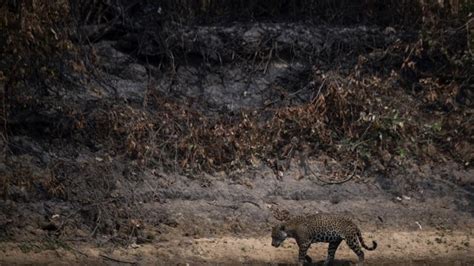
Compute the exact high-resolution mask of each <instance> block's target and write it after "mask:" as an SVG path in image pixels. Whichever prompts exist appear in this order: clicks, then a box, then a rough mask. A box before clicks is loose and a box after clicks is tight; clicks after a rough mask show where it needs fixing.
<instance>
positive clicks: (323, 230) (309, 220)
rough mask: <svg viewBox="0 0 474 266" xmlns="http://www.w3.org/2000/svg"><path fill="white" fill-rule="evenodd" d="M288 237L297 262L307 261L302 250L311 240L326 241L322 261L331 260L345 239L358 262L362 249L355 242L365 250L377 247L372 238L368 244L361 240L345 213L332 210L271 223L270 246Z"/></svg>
mask: <svg viewBox="0 0 474 266" xmlns="http://www.w3.org/2000/svg"><path fill="white" fill-rule="evenodd" d="M288 237H291V238H294V239H295V240H296V243H297V244H298V247H299V255H298V261H299V263H300V264H303V263H311V257H309V256H308V255H307V254H306V253H307V251H308V249H309V247H310V246H311V244H312V243H317V242H326V243H329V248H328V255H327V258H326V261H325V262H324V265H329V264H330V263H332V262H333V261H334V256H335V254H336V250H337V248H338V247H339V244H341V242H342V240H346V243H347V245H348V246H349V247H350V248H351V249H352V250H353V251H354V253H355V254H356V255H357V256H358V257H359V263H360V264H363V262H364V252H363V251H362V249H361V247H360V245H359V242H360V244H361V245H362V247H364V248H365V249H367V250H374V249H375V248H376V247H377V242H375V241H372V247H368V246H367V245H366V244H365V243H364V239H363V238H362V235H361V233H360V230H359V228H358V227H357V226H356V225H355V224H354V223H353V222H352V221H351V220H350V219H349V218H348V217H346V216H342V215H334V214H315V215H307V216H299V217H295V218H293V219H291V220H290V221H288V222H285V223H282V224H280V225H277V226H275V227H273V229H272V246H274V247H279V246H280V245H281V243H283V241H284V240H285V239H286V238H288Z"/></svg>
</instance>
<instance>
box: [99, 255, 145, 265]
mask: <svg viewBox="0 0 474 266" xmlns="http://www.w3.org/2000/svg"><path fill="white" fill-rule="evenodd" d="M99 256H101V257H102V258H104V259H108V260H111V261H115V262H119V263H127V264H137V262H136V261H127V260H121V259H116V258H112V257H110V256H107V255H105V254H100V255H99Z"/></svg>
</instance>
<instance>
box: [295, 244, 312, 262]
mask: <svg viewBox="0 0 474 266" xmlns="http://www.w3.org/2000/svg"><path fill="white" fill-rule="evenodd" d="M297 243H298V247H299V252H298V264H299V265H304V264H306V263H311V262H312V261H313V260H312V259H311V257H310V256H308V255H307V252H308V249H309V246H311V242H310V241H308V242H301V241H298V242H297Z"/></svg>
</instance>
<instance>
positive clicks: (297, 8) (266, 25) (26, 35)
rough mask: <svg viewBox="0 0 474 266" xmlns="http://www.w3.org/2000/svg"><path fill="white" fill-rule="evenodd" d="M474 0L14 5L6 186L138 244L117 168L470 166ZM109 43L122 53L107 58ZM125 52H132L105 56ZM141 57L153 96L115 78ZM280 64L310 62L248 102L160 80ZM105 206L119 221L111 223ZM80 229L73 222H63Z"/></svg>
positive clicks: (2, 75)
mask: <svg viewBox="0 0 474 266" xmlns="http://www.w3.org/2000/svg"><path fill="white" fill-rule="evenodd" d="M473 8H474V6H473V4H472V3H471V2H470V1H453V0H441V1H374V0H360V1H352V0H338V1H333V0H332V1H328V0H320V1H308V0H299V1H298V0H280V1H251V0H239V1H230V0H223V1H214V0H195V1H170V0H165V1H146V0H143V1H142V0H138V1H122V0H80V1H67V0H64V1H47V0H30V1H26V0H1V1H0V89H1V90H0V95H1V96H0V97H1V102H0V107H1V108H0V122H1V131H0V137H1V139H0V143H1V146H0V148H1V150H2V153H1V158H0V166H1V167H0V172H1V175H0V184H1V186H0V187H1V188H2V189H1V190H0V195H1V196H2V197H3V198H4V199H8V200H13V201H26V202H28V201H32V200H34V199H47V200H51V199H53V200H57V199H59V200H64V201H70V202H73V204H78V205H80V206H85V207H83V209H82V210H81V211H80V212H78V213H73V214H71V215H73V216H75V215H79V216H81V217H83V218H84V219H85V220H86V221H88V223H89V225H90V226H89V229H90V231H91V234H92V235H95V234H96V233H98V232H103V233H112V232H111V231H110V230H116V231H119V232H123V235H124V236H125V237H124V238H123V239H125V240H127V237H126V236H129V235H130V231H131V232H132V234H136V232H135V231H134V230H135V229H133V228H135V227H134V226H135V224H133V223H132V224H130V221H131V218H130V217H131V215H130V213H131V212H133V204H135V203H133V200H132V199H130V198H127V197H125V196H118V197H117V196H114V194H113V193H115V192H114V191H115V188H116V186H117V185H116V179H119V180H120V178H119V177H117V175H116V174H112V172H114V173H117V172H120V174H121V175H122V177H123V178H124V180H126V181H125V183H126V182H132V181H133V180H135V179H139V178H140V177H139V176H140V174H139V173H140V172H141V171H142V172H145V171H148V170H149V169H155V168H159V169H162V170H163V171H165V172H178V173H181V174H187V175H190V176H193V175H196V174H200V173H203V172H206V173H213V172H216V171H232V170H235V169H241V168H245V167H252V166H256V165H259V164H260V163H263V164H266V165H269V166H270V167H271V168H272V169H273V170H274V171H275V173H276V174H279V173H281V172H284V171H285V170H286V169H287V168H288V167H289V165H290V161H291V160H298V161H301V162H302V163H303V164H304V163H305V161H306V160H309V159H310V158H314V157H317V156H320V155H325V156H328V157H330V158H333V159H334V160H335V161H337V162H338V163H340V164H341V165H342V166H343V169H345V171H343V174H340V175H335V176H334V177H333V178H332V179H331V180H322V183H325V182H337V181H338V180H344V178H345V177H344V174H347V173H352V172H358V173H360V172H363V171H382V172H387V173H389V172H390V171H391V170H393V169H395V168H399V167H401V166H403V165H404V164H405V163H407V162H413V161H415V162H422V161H423V162H433V163H436V162H446V161H455V162H457V163H459V164H460V165H462V167H465V168H470V167H472V163H473V157H472V156H473V154H474V150H473V139H472V138H473V136H474V132H473V126H474V121H473V117H474V116H473V101H474V98H473V87H472V86H473V85H472V84H474V81H473V77H474V75H473V74H474V71H473V65H474V62H473V45H474V43H473V40H474V39H473V36H474V21H473V18H472V12H473ZM255 25H257V28H258V30H256V31H252V30H251V28H252V27H254V26H255ZM301 25H303V26H301ZM308 29H310V30H308ZM305 30H306V31H305ZM313 31H314V32H313ZM282 32H287V34H288V36H287V37H285V36H283V37H282ZM314 34H322V35H321V38H320V39H319V40H321V41H322V43H321V45H317V42H315V41H314V40H312V39H311V36H314ZM285 38H286V39H285ZM288 39H292V40H297V41H295V42H294V43H291V42H288ZM305 42H306V43H305ZM102 43H113V48H114V50H107V49H106V50H105V53H104V52H103V51H102V52H101V50H100V49H101V48H100V47H101V46H100V45H99V44H102ZM114 51H118V52H120V53H121V54H124V55H126V59H124V60H125V61H107V60H108V59H110V58H114V56H115V55H114V54H113V53H114ZM104 54H105V58H106V59H104ZM107 56H108V57H109V58H107ZM117 60H122V59H117ZM130 62H132V63H135V64H138V65H140V66H143V67H142V68H137V69H138V70H137V71H138V72H132V74H131V75H132V76H133V75H141V76H142V79H141V82H142V84H144V91H143V96H142V97H138V98H137V97H128V96H127V95H124V93H122V92H121V90H120V89H118V88H117V83H114V82H111V80H110V79H109V76H111V75H115V76H120V75H122V74H123V73H122V72H123V71H122V72H121V71H120V69H118V68H117V65H120V64H129V63H130ZM196 62H198V63H196ZM275 62H277V63H278V62H301V64H302V65H304V66H303V67H302V70H301V71H300V76H298V77H296V78H293V79H287V80H285V79H279V82H277V83H275V84H271V85H270V86H268V90H269V92H268V95H270V96H269V97H268V98H267V99H264V100H262V101H260V102H258V104H253V105H248V106H243V107H242V108H227V107H225V106H224V107H223V106H220V105H219V104H215V103H209V102H208V101H205V99H204V100H203V99H202V98H199V97H189V95H187V94H183V93H182V92H180V91H177V90H173V89H166V88H165V89H163V85H162V84H160V83H159V82H158V80H159V79H160V78H162V77H164V76H171V77H179V75H178V74H177V73H179V71H180V69H183V67H185V66H188V65H192V64H202V65H205V66H208V67H209V68H211V67H215V66H219V65H225V64H234V65H243V64H245V65H246V66H247V69H248V71H249V73H263V74H266V73H267V72H268V71H270V69H271V67H272V64H275ZM134 77H135V76H134ZM170 80H171V81H170V82H169V83H170V84H176V83H177V82H179V81H177V80H173V78H170ZM223 82H224V81H223ZM171 87H172V85H170V88H171ZM224 97H225V95H224ZM81 154H86V155H81ZM81 156H82V157H81ZM83 157H88V158H89V157H90V158H92V159H91V160H89V161H87V160H86V159H84V158H83ZM117 162H124V163H123V165H119V166H117V165H116V163H117ZM117 169H118V170H117ZM137 173H138V174H137ZM25 191H26V192H25ZM124 202H125V204H124ZM110 203H113V204H117V205H116V206H118V205H119V206H122V207H121V208H117V209H114V210H112V209H110V208H106V207H105V206H108V205H106V204H110ZM101 204H102V205H101ZM7 209H8V207H5V209H4V210H3V211H4V213H8V212H9V210H7ZM10 211H11V210H10ZM107 215H109V216H113V217H119V218H118V220H119V221H120V222H117V223H116V224H107V222H103V223H101V222H100V220H101V219H102V220H103V221H106V219H105V218H104V217H107ZM138 216H140V215H138ZM66 226H74V225H70V224H60V225H55V226H54V230H56V231H61V230H62V229H63V228H64V227H66ZM111 228H113V229H111ZM130 228H131V229H130ZM4 233H5V232H4ZM0 234H1V232H0ZM5 234H7V233H5ZM123 239H122V240H123Z"/></svg>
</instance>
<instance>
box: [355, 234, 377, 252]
mask: <svg viewBox="0 0 474 266" xmlns="http://www.w3.org/2000/svg"><path fill="white" fill-rule="evenodd" d="M357 237H358V238H359V241H360V244H361V245H362V246H363V247H364V248H365V249H367V250H374V249H376V248H377V242H375V241H372V247H368V246H367V245H366V244H365V243H364V239H363V238H362V234H361V233H360V231H358V232H357Z"/></svg>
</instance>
